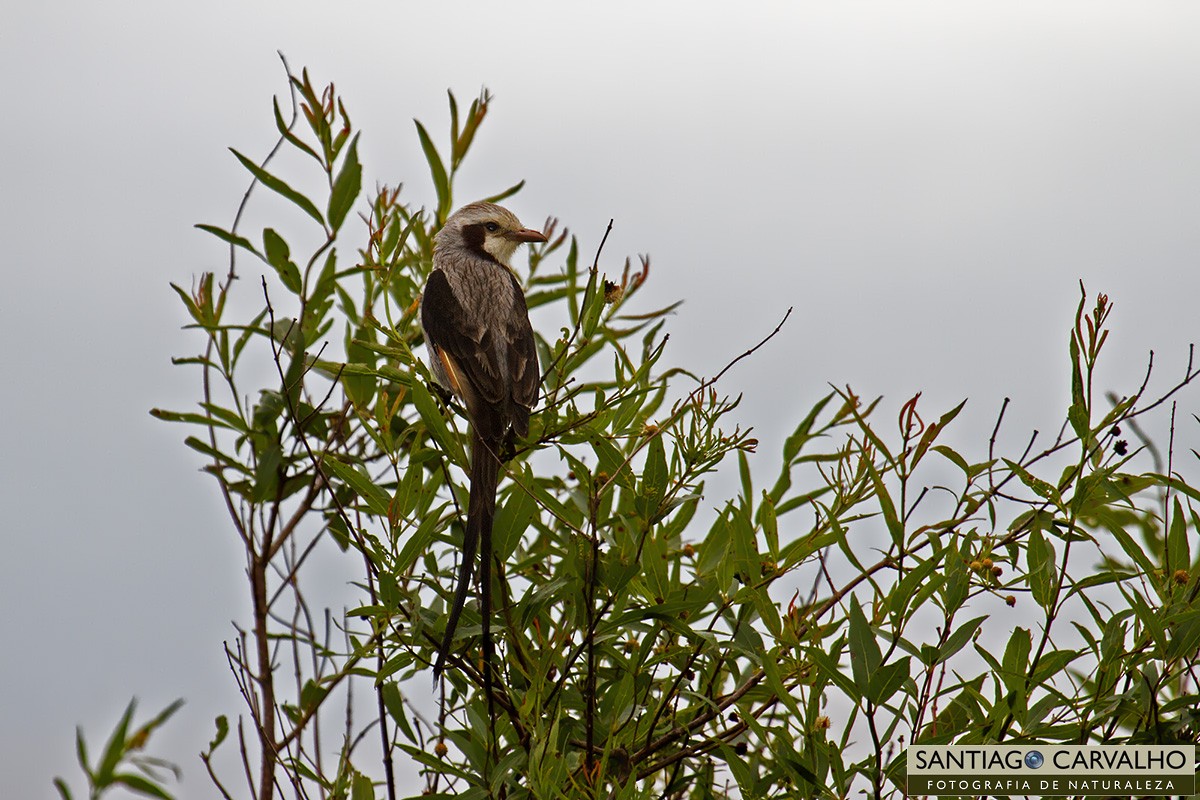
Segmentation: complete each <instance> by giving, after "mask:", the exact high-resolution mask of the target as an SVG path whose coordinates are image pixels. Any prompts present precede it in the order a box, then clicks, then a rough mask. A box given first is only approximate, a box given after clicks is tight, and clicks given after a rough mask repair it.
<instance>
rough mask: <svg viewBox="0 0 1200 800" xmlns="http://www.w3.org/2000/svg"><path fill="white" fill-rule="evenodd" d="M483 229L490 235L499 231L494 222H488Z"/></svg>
mask: <svg viewBox="0 0 1200 800" xmlns="http://www.w3.org/2000/svg"><path fill="white" fill-rule="evenodd" d="M483 227H485V228H487V229H488V231H490V232H491V233H495V232H496V231H498V230H500V226H499V225H497V224H496V223H494V222H488V223H486V224H485V225H484V226H483Z"/></svg>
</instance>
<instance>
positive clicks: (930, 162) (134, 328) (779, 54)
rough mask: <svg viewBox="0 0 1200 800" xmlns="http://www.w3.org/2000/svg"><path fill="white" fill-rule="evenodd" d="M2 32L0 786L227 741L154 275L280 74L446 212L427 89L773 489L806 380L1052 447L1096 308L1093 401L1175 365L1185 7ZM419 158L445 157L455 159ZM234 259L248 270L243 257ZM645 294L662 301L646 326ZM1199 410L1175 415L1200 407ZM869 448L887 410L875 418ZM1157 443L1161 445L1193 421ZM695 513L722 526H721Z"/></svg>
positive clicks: (316, 8) (482, 17) (229, 600)
mask: <svg viewBox="0 0 1200 800" xmlns="http://www.w3.org/2000/svg"><path fill="white" fill-rule="evenodd" d="M442 5H443V4H437V3H424V4H420V5H417V4H414V3H407V2H395V1H390V2H378V3H355V2H350V3H340V4H330V3H328V2H325V3H313V2H287V3H282V2H257V3H230V2H210V3H194V4H187V5H184V4H180V3H151V2H121V1H120V0H111V1H110V2H105V3H84V2H74V3H63V2H43V3H39V2H25V3H10V4H9V5H8V6H7V7H6V8H5V10H4V12H3V14H2V15H0V80H2V83H3V90H2V91H3V98H4V108H5V121H4V124H3V126H2V127H0V168H2V169H0V244H2V248H0V258H2V259H3V273H2V274H3V283H2V284H0V286H2V288H0V342H2V343H3V356H0V363H2V364H3V366H4V370H3V372H4V380H3V381H0V418H2V419H3V420H4V422H5V424H4V430H3V433H2V434H0V435H2V436H3V443H4V444H3V447H2V449H0V452H2V453H3V459H2V461H0V470H2V473H0V501H2V508H3V513H2V515H0V520H2V521H0V530H2V535H3V546H4V547H3V553H2V555H0V608H3V609H4V613H3V615H0V641H2V642H3V645H2V646H3V655H2V656H0V775H3V776H4V782H5V789H4V793H5V796H6V797H7V796H11V797H14V798H16V797H20V798H36V797H50V796H52V795H53V790H52V788H51V786H50V780H51V778H52V777H53V776H54V775H64V776H65V777H67V778H68V780H69V781H70V782H72V783H73V784H74V785H75V786H76V787H78V786H79V785H80V776H79V774H78V771H77V769H76V767H75V766H74V763H73V759H74V751H73V739H72V737H73V734H74V726H75V725H76V724H82V725H83V726H84V727H85V730H87V731H88V733H89V734H90V739H91V740H92V746H93V751H96V750H98V749H99V748H100V746H101V744H102V742H103V740H104V737H105V736H106V735H107V733H108V731H109V730H110V729H111V727H112V725H113V724H114V723H115V721H116V718H117V716H118V714H119V712H120V710H121V709H122V708H123V707H124V705H125V703H126V702H128V700H129V698H130V697H132V696H134V695H137V696H138V697H139V698H140V699H141V702H142V710H143V712H144V713H146V714H148V713H150V712H152V711H156V710H158V709H159V708H161V707H162V706H164V705H166V704H167V703H168V702H170V701H171V700H173V699H174V698H176V697H180V696H182V697H185V698H186V699H187V700H188V705H187V706H186V707H185V708H184V710H183V711H181V712H180V713H179V715H178V717H177V720H176V722H175V723H174V724H173V726H172V727H171V728H169V729H168V731H167V735H166V736H165V737H164V738H163V740H162V745H161V746H160V748H157V752H159V753H163V754H165V755H167V756H169V757H172V758H174V759H175V760H176V761H178V762H180V763H181V764H182V765H183V767H184V770H185V781H184V783H183V785H182V787H181V788H180V790H179V796H180V797H184V798H192V797H209V796H211V795H212V791H211V787H210V785H209V783H208V781H207V778H206V776H205V775H204V774H203V769H202V767H201V765H200V763H199V761H198V760H197V759H196V757H195V754H196V753H197V752H198V751H199V750H200V749H201V748H202V747H203V746H204V744H205V742H207V740H208V739H209V738H210V737H211V733H212V723H211V720H212V717H213V716H214V715H215V714H217V713H229V714H230V715H235V714H237V713H239V712H240V711H241V708H242V707H241V703H240V700H239V699H238V698H237V696H236V694H235V692H234V689H233V686H232V682H231V679H230V677H229V674H228V671H227V669H226V666H225V662H224V657H223V655H222V652H221V642H222V641H223V640H225V639H227V638H229V636H230V633H231V627H230V621H231V620H232V619H235V618H239V617H242V616H243V609H244V607H245V601H244V598H243V595H244V594H245V589H244V587H243V585H242V580H241V569H242V560H241V558H240V553H239V549H238V548H237V547H236V546H235V537H234V535H233V533H232V532H231V531H230V530H229V527H228V525H227V523H226V521H225V518H224V516H223V512H222V510H221V508H220V506H219V502H218V498H217V495H216V493H215V491H214V486H213V484H212V483H211V481H210V480H208V479H206V478H205V476H203V475H201V474H199V473H198V471H197V470H198V468H199V466H200V461H199V460H198V458H197V457H196V456H195V454H194V453H192V452H190V451H188V450H187V449H185V448H184V447H183V445H182V438H183V436H184V435H185V434H186V433H190V431H185V430H184V429H183V428H182V427H179V426H168V425H165V424H163V423H159V422H156V421H154V420H153V419H151V417H150V416H149V415H148V413H147V411H148V409H150V408H151V407H154V406H164V407H172V408H183V407H185V406H186V405H187V404H188V403H190V402H192V401H193V400H194V398H195V397H196V383H195V377H196V376H195V374H194V373H190V372H187V371H185V370H182V369H178V368H173V367H171V365H170V363H169V359H170V357H171V356H172V355H179V354H184V353H191V352H193V351H195V350H196V349H197V348H198V346H199V344H198V340H197V339H196V338H195V337H194V336H190V335H188V334H186V333H183V332H181V331H180V330H179V328H180V326H181V325H182V324H183V323H184V317H183V312H182V309H181V307H180V306H179V304H178V302H177V300H176V298H175V296H174V294H173V293H172V292H171V291H170V289H169V288H168V282H171V281H174V282H177V283H181V284H184V285H187V284H189V283H190V282H191V281H192V280H193V279H194V277H195V276H197V275H199V274H200V273H201V272H204V271H209V270H220V269H222V258H223V255H224V253H223V251H222V249H221V248H220V247H218V246H217V245H216V244H215V243H214V242H213V241H210V239H209V238H208V237H206V236H205V235H204V234H201V233H200V232H198V231H196V230H195V229H194V228H193V227H192V226H193V224H194V223H197V222H209V223H216V224H226V225H227V224H228V223H229V222H230V221H231V218H232V214H233V211H234V209H235V207H236V204H237V201H238V199H239V197H240V195H241V193H242V191H244V189H245V183H246V181H245V173H244V172H243V171H242V170H241V167H239V166H238V165H237V163H236V161H235V160H234V158H233V157H232V156H231V155H230V153H229V152H228V150H227V149H226V148H227V147H230V146H233V147H236V148H238V149H239V150H240V151H242V152H245V153H247V154H249V155H250V156H251V157H253V158H258V157H261V156H262V155H263V154H265V152H266V150H267V149H268V148H269V147H270V145H271V143H272V142H273V139H274V137H275V133H274V126H273V123H272V118H271V111H270V109H271V105H270V103H271V98H272V96H273V95H280V96H283V94H284V93H285V91H286V86H285V83H284V80H283V74H282V69H281V66H280V63H279V60H278V57H277V55H276V51H277V50H280V51H283V52H284V53H285V54H286V55H287V57H288V59H289V60H290V62H291V64H292V66H293V67H294V68H295V69H300V68H302V67H308V68H309V70H310V73H311V74H312V76H313V78H314V80H316V81H320V82H325V81H329V80H333V81H335V82H336V83H337V86H338V89H339V91H340V92H341V94H342V96H343V98H344V99H345V101H346V103H347V105H348V107H349V109H350V113H351V116H352V118H353V120H354V122H355V124H356V125H357V126H359V127H360V128H361V129H362V130H363V138H362V144H361V147H360V152H361V156H362V159H363V161H364V164H365V170H366V171H365V175H364V185H366V186H373V185H374V184H375V183H376V182H377V181H379V182H387V183H391V184H394V183H397V182H404V183H405V187H406V188H405V195H404V196H405V197H407V198H408V199H409V201H410V202H416V203H427V202H430V201H431V199H432V197H433V192H432V188H431V187H430V186H429V185H428V182H427V178H426V177H425V175H426V172H425V169H424V163H423V160H422V158H421V155H420V150H419V147H418V144H417V140H416V137H415V136H414V134H413V128H412V122H411V119H412V118H413V117H419V118H421V119H422V120H424V121H425V122H426V123H427V126H428V127H429V128H430V130H431V131H434V132H435V137H444V133H443V131H444V130H445V127H446V124H447V113H446V100H445V92H446V90H447V89H448V88H449V89H454V90H455V91H456V92H457V93H458V95H459V97H460V99H461V100H462V101H463V103H464V104H465V103H466V102H467V101H469V99H470V98H471V97H472V96H473V95H475V94H476V93H477V92H478V91H479V89H480V87H481V86H484V85H486V86H487V87H488V88H489V89H490V90H492V92H493V93H494V95H495V104H494V106H493V109H492V113H491V115H490V116H489V118H488V120H487V122H486V123H485V126H484V129H483V130H482V132H481V134H480V137H479V140H478V144H477V147H476V149H475V151H474V153H473V154H472V156H471V158H470V159H469V160H468V162H467V165H466V167H465V169H464V171H463V173H462V175H461V180H460V183H459V187H458V190H459V197H460V199H462V200H467V199H473V198H474V197H477V196H482V195H485V194H489V193H492V192H494V191H496V190H498V189H500V188H503V187H505V186H508V185H510V184H512V183H514V182H515V181H517V180H519V179H521V178H525V179H527V180H528V184H527V188H526V189H525V191H523V192H522V193H521V194H520V195H518V196H517V197H516V198H514V199H512V200H511V201H509V203H508V205H509V206H510V207H511V208H512V209H513V210H514V211H515V212H516V213H517V214H518V215H519V216H521V217H522V219H523V220H524V221H525V222H526V224H530V225H534V226H538V225H540V223H541V222H542V220H543V219H544V218H545V217H547V216H549V215H555V216H558V217H560V218H561V219H562V221H563V223H564V224H566V225H568V226H569V227H571V229H572V230H573V231H575V232H576V233H577V234H578V235H579V236H580V237H581V246H582V248H583V250H584V251H585V252H588V253H590V252H592V251H593V250H594V248H595V245H596V244H597V243H598V240H599V237H600V235H601V234H602V232H603V230H604V226H605V225H606V224H607V222H608V220H609V219H610V218H615V227H614V230H613V234H612V236H611V237H610V240H609V243H608V246H607V250H606V254H607V255H608V257H609V258H608V263H607V266H608V267H609V268H610V269H616V268H617V267H618V266H619V263H620V261H621V259H623V257H624V256H625V255H626V254H636V253H643V252H648V253H650V254H651V256H652V258H653V266H654V271H653V274H652V284H651V286H650V288H649V290H648V292H647V297H648V299H649V300H651V301H654V302H655V303H656V304H665V303H666V302H669V301H672V300H674V299H677V298H683V299H685V300H686V302H685V304H684V305H683V306H682V308H681V309H680V310H679V312H678V314H677V316H676V317H675V318H674V319H673V320H672V322H671V323H670V330H671V334H672V336H671V350H670V356H669V358H670V359H671V360H672V361H675V362H679V363H682V364H684V365H686V366H688V367H690V368H692V369H693V370H695V371H697V372H701V373H709V374H711V373H712V372H714V371H715V370H716V369H718V368H719V367H720V365H721V364H723V363H724V362H725V361H726V360H728V359H729V358H730V357H732V356H734V355H736V354H737V353H739V352H741V351H742V350H744V349H745V348H746V347H747V346H748V345H749V344H751V343H753V342H754V341H757V339H759V338H760V337H761V336H763V335H765V334H766V333H767V332H769V330H770V329H771V328H772V327H773V326H774V324H775V322H776V321H777V320H778V319H779V318H780V317H781V316H782V315H783V313H784V312H785V311H786V309H787V308H788V307H789V306H794V307H795V309H796V310H795V313H794V314H793V316H792V318H791V320H790V321H789V323H788V325H787V327H786V328H785V329H784V332H783V333H782V334H781V335H780V337H779V338H778V339H777V340H775V341H774V342H773V343H772V344H771V346H770V347H769V348H766V349H764V350H763V351H762V352H761V353H760V354H759V355H758V356H757V357H756V358H755V359H754V360H753V361H752V362H750V363H747V364H744V365H742V366H740V367H739V368H738V370H737V371H736V372H734V373H732V374H731V376H730V379H729V380H730V382H729V383H727V384H726V388H727V390H728V391H731V392H736V391H745V393H746V401H745V403H744V406H743V409H742V416H741V418H740V421H741V422H742V423H743V424H752V425H755V426H756V427H757V428H758V429H759V431H760V433H761V438H762V439H763V441H764V446H763V448H762V449H761V450H760V453H759V455H758V456H757V459H758V462H759V463H761V464H762V466H763V468H764V469H768V470H771V471H772V472H773V471H774V469H775V466H774V465H775V463H776V459H777V452H778V446H779V439H780V437H781V436H782V435H783V434H784V433H785V432H786V431H787V430H788V429H789V427H790V426H791V425H793V424H794V423H795V422H796V421H798V419H799V418H800V416H801V415H802V414H803V412H804V411H805V410H806V409H807V408H808V407H809V405H811V403H812V402H813V401H814V400H815V399H816V398H817V397H819V396H820V395H822V394H824V393H825V392H826V391H827V390H828V389H827V384H828V383H829V382H833V383H836V384H839V385H844V384H847V383H849V384H851V385H852V386H853V387H854V388H855V389H856V390H857V391H859V392H860V393H862V394H867V395H875V394H883V395H885V398H886V400H885V404H884V406H883V408H882V409H881V411H882V413H883V414H885V415H886V418H887V419H888V420H890V419H894V415H895V413H896V410H897V409H898V408H899V405H900V404H901V403H902V402H903V401H904V399H906V398H907V397H908V396H910V395H911V394H913V393H914V392H916V391H924V392H925V394H924V396H923V400H922V403H923V408H925V409H926V412H927V414H926V415H927V418H928V416H930V415H935V414H937V413H940V412H941V411H943V410H945V409H946V408H948V407H949V406H950V405H952V404H954V403H956V402H958V401H959V400H961V399H963V398H964V397H970V398H971V403H970V404H969V405H968V408H967V411H965V412H964V414H963V416H962V417H961V418H960V419H961V422H960V430H959V433H958V435H959V436H960V437H961V438H960V440H961V441H963V442H967V443H971V444H972V445H974V446H977V447H978V448H979V450H977V451H976V454H979V453H981V452H982V451H983V448H984V447H985V446H986V438H987V435H988V434H989V433H990V430H991V424H992V421H993V420H994V416H995V413H996V411H997V410H998V409H999V407H1000V402H1001V400H1002V398H1003V397H1005V396H1008V397H1011V398H1012V399H1013V406H1012V407H1011V408H1010V411H1009V421H1010V424H1011V427H1010V430H1011V431H1012V434H1011V435H1012V438H1013V439H1014V440H1017V439H1021V440H1023V439H1024V437H1025V436H1027V435H1028V431H1029V429H1030V428H1032V427H1040V428H1042V429H1043V430H1056V429H1057V427H1058V425H1059V424H1060V421H1061V419H1062V412H1063V410H1064V408H1065V405H1066V397H1067V392H1068V388H1069V387H1068V383H1067V380H1066V379H1067V374H1068V373H1067V372H1066V370H1065V366H1066V343H1067V330H1068V328H1069V325H1070V322H1071V317H1072V314H1073V312H1074V308H1075V304H1076V302H1077V300H1078V282H1079V280H1080V279H1082V280H1083V281H1084V282H1085V283H1086V284H1087V287H1088V289H1089V291H1090V292H1091V293H1092V294H1094V293H1096V292H1098V291H1103V292H1107V293H1108V294H1109V295H1110V297H1111V298H1112V299H1113V300H1114V301H1115V303H1116V310H1115V312H1114V315H1113V318H1112V320H1113V324H1114V326H1115V328H1116V330H1115V332H1114V333H1113V335H1112V337H1111V339H1110V344H1109V350H1110V354H1109V359H1108V364H1109V367H1108V369H1107V370H1106V371H1104V372H1103V373H1102V374H1103V376H1104V378H1105V381H1104V387H1103V388H1106V389H1107V388H1111V389H1115V390H1117V391H1120V392H1123V393H1128V392H1131V391H1132V390H1133V389H1135V388H1136V386H1137V384H1138V383H1139V382H1140V379H1141V375H1142V373H1143V372H1144V369H1145V358H1146V354H1147V353H1148V351H1149V350H1150V349H1154V350H1155V351H1156V363H1157V364H1158V366H1159V368H1160V370H1161V373H1160V376H1159V380H1158V381H1156V385H1166V383H1168V378H1169V377H1174V376H1176V375H1178V374H1179V373H1181V372H1182V370H1183V365H1184V363H1185V360H1186V355H1187V350H1186V346H1187V343H1188V342H1190V341H1193V340H1195V339H1196V338H1197V330H1198V323H1197V316H1196V312H1195V307H1196V299H1197V297H1198V296H1200V269H1197V266H1198V263H1197V258H1198V254H1200V225H1198V224H1197V221H1198V219H1200V91H1197V87H1198V86H1200V6H1197V5H1195V4H1193V3H1153V2H1143V3H1122V4H1113V3H1105V2H1090V1H1089V2H1080V3H991V4H988V3H959V2H955V3H899V2H898V3H890V4H887V5H883V4H866V3H797V2H792V3H756V4H752V3H738V4H730V3H701V2H689V3H682V2H660V3H644V2H639V3H622V2H615V3H614V2H610V3H604V4H598V3H597V4H592V5H591V7H590V8H589V9H583V8H581V4H561V3H503V4H501V3H486V4H485V3H454V4H444V5H445V6H447V7H451V6H452V8H451V9H450V10H444V9H443V8H442ZM441 140H442V139H441V138H439V139H438V141H439V142H440V141H441ZM246 266H247V267H249V266H250V264H249V262H246ZM649 304H650V303H649V302H648V303H647V305H649ZM1198 405H1200V404H1198V403H1197V399H1196V396H1195V395H1194V394H1193V395H1191V396H1188V397H1187V398H1186V399H1185V401H1184V404H1183V406H1182V411H1183V412H1185V413H1184V414H1183V418H1184V419H1188V414H1190V413H1191V412H1194V411H1196V410H1197V407H1198ZM881 419H883V418H882V417H881ZM1190 424H1191V428H1187V429H1184V427H1185V426H1181V433H1180V436H1181V437H1187V436H1191V438H1192V441H1193V443H1192V444H1191V445H1189V446H1196V445H1195V444H1194V441H1195V439H1196V437H1195V435H1194V434H1195V431H1194V428H1196V427H1197V426H1195V425H1194V423H1190ZM714 502H715V500H714Z"/></svg>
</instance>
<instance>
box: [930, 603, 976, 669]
mask: <svg viewBox="0 0 1200 800" xmlns="http://www.w3.org/2000/svg"><path fill="white" fill-rule="evenodd" d="M987 618H988V617H987V615H986V614H985V615H983V616H982V617H975V618H974V619H970V620H967V621H966V622H964V623H963V624H962V625H959V626H958V627H957V628H956V629H955V630H954V633H952V634H950V635H949V636H947V637H946V643H945V644H943V645H942V646H941V647H940V648H939V649H938V658H937V660H938V663H940V662H943V661H946V660H947V659H949V658H950V657H951V656H953V655H954V654H955V653H957V652H958V651H959V650H961V649H962V648H963V647H964V646H965V645H966V644H967V642H969V641H971V639H972V637H974V636H975V632H976V631H978V630H979V628H980V627H981V626H982V625H983V623H984V622H985V621H986V620H987Z"/></svg>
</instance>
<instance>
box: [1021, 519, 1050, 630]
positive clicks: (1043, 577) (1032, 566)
mask: <svg viewBox="0 0 1200 800" xmlns="http://www.w3.org/2000/svg"><path fill="white" fill-rule="evenodd" d="M1025 555H1026V559H1027V563H1028V573H1029V591H1030V593H1031V594H1032V595H1033V599H1034V601H1036V602H1037V604H1038V605H1039V606H1041V607H1042V608H1043V609H1045V610H1047V611H1049V610H1050V607H1051V605H1053V603H1054V596H1055V590H1056V588H1057V580H1056V577H1057V574H1056V573H1057V570H1056V563H1057V559H1056V556H1055V554H1054V546H1053V545H1052V544H1050V542H1048V541H1046V538H1045V537H1044V536H1042V532H1041V531H1040V530H1038V529H1036V528H1035V529H1034V530H1032V531H1030V533H1029V544H1028V545H1027V548H1026V553H1025Z"/></svg>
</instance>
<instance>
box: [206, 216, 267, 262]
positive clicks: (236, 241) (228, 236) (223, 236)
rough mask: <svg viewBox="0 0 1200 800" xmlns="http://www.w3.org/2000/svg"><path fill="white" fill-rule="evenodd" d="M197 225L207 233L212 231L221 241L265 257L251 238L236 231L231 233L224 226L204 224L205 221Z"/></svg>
mask: <svg viewBox="0 0 1200 800" xmlns="http://www.w3.org/2000/svg"><path fill="white" fill-rule="evenodd" d="M196 227H197V228H199V229H200V230H202V231H204V232H205V233H211V234H212V235H213V236H216V237H217V238H218V239H220V240H221V241H224V242H228V243H229V244H231V245H233V246H234V247H240V248H242V249H243V250H246V251H248V252H250V253H253V254H254V255H256V256H258V257H259V258H262V257H263V256H262V253H260V252H258V250H256V249H255V248H254V245H252V244H250V240H249V239H245V238H243V237H241V236H238V235H237V234H236V233H230V232H229V231H227V230H225V229H224V228H218V227H217V226H216V225H204V224H203V223H201V224H198V225H196Z"/></svg>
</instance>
